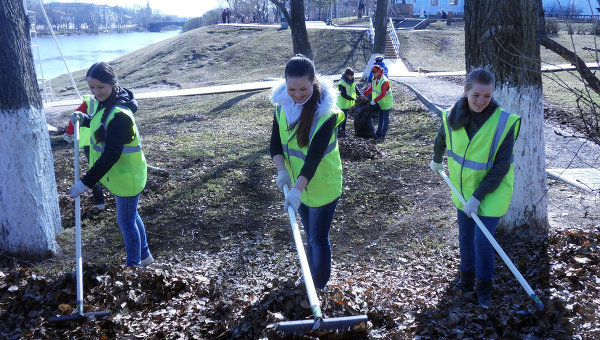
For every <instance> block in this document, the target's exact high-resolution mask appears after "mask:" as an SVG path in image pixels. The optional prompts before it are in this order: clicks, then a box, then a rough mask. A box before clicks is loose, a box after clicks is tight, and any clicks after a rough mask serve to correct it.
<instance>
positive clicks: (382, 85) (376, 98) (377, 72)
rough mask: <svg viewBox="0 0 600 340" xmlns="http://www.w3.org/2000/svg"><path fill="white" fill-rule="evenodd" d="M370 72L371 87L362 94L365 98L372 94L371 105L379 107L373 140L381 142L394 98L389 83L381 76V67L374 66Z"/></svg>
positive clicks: (385, 132) (386, 128)
mask: <svg viewBox="0 0 600 340" xmlns="http://www.w3.org/2000/svg"><path fill="white" fill-rule="evenodd" d="M371 70H372V71H373V80H372V82H371V86H369V88H368V89H366V90H365V92H363V94H364V95H365V96H366V95H369V94H372V96H371V97H372V98H373V99H372V100H371V105H373V106H378V107H379V123H378V124H377V132H375V138H376V139H380V140H383V139H384V138H385V135H386V134H387V130H388V126H389V124H390V109H391V108H392V105H393V103H394V97H393V95H392V89H391V87H390V81H389V80H388V79H387V77H386V76H385V75H384V74H383V67H381V66H379V65H374V66H373V68H372V69H371Z"/></svg>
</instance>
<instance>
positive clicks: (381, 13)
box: [360, 0, 389, 80]
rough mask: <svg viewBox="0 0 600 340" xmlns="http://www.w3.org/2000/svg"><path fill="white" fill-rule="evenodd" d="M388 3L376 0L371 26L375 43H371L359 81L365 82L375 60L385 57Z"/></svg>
mask: <svg viewBox="0 0 600 340" xmlns="http://www.w3.org/2000/svg"><path fill="white" fill-rule="evenodd" d="M388 3H389V1H387V0H377V9H376V12H375V23H374V24H373V26H374V28H375V38H374V40H375V41H374V42H373V50H372V51H371V56H370V57H369V61H367V64H366V65H365V70H364V71H363V75H362V77H361V78H360V79H361V80H367V78H368V77H369V73H370V72H371V68H372V67H373V65H374V64H375V58H377V57H382V56H384V55H385V43H386V36H387V23H388Z"/></svg>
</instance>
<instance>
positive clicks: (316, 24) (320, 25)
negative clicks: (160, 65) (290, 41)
mask: <svg viewBox="0 0 600 340" xmlns="http://www.w3.org/2000/svg"><path fill="white" fill-rule="evenodd" d="M218 26H235V27H268V28H281V25H280V24H253V23H248V24H242V23H231V24H218ZM306 28H307V29H325V30H347V31H368V30H369V27H368V26H335V25H327V24H326V23H325V22H324V21H306ZM287 29H289V28H287Z"/></svg>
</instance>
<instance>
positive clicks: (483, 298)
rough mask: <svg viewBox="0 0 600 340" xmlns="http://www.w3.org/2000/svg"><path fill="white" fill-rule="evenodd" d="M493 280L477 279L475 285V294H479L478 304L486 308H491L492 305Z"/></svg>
mask: <svg viewBox="0 0 600 340" xmlns="http://www.w3.org/2000/svg"><path fill="white" fill-rule="evenodd" d="M492 290H493V285H492V280H489V281H482V280H479V279H477V282H476V283H475V292H477V302H479V305H480V306H481V307H484V308H489V307H490V304H491V303H492Z"/></svg>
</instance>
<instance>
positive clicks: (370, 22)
mask: <svg viewBox="0 0 600 340" xmlns="http://www.w3.org/2000/svg"><path fill="white" fill-rule="evenodd" d="M369 38H370V39H371V47H373V46H375V28H374V27H373V19H371V17H369Z"/></svg>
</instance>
